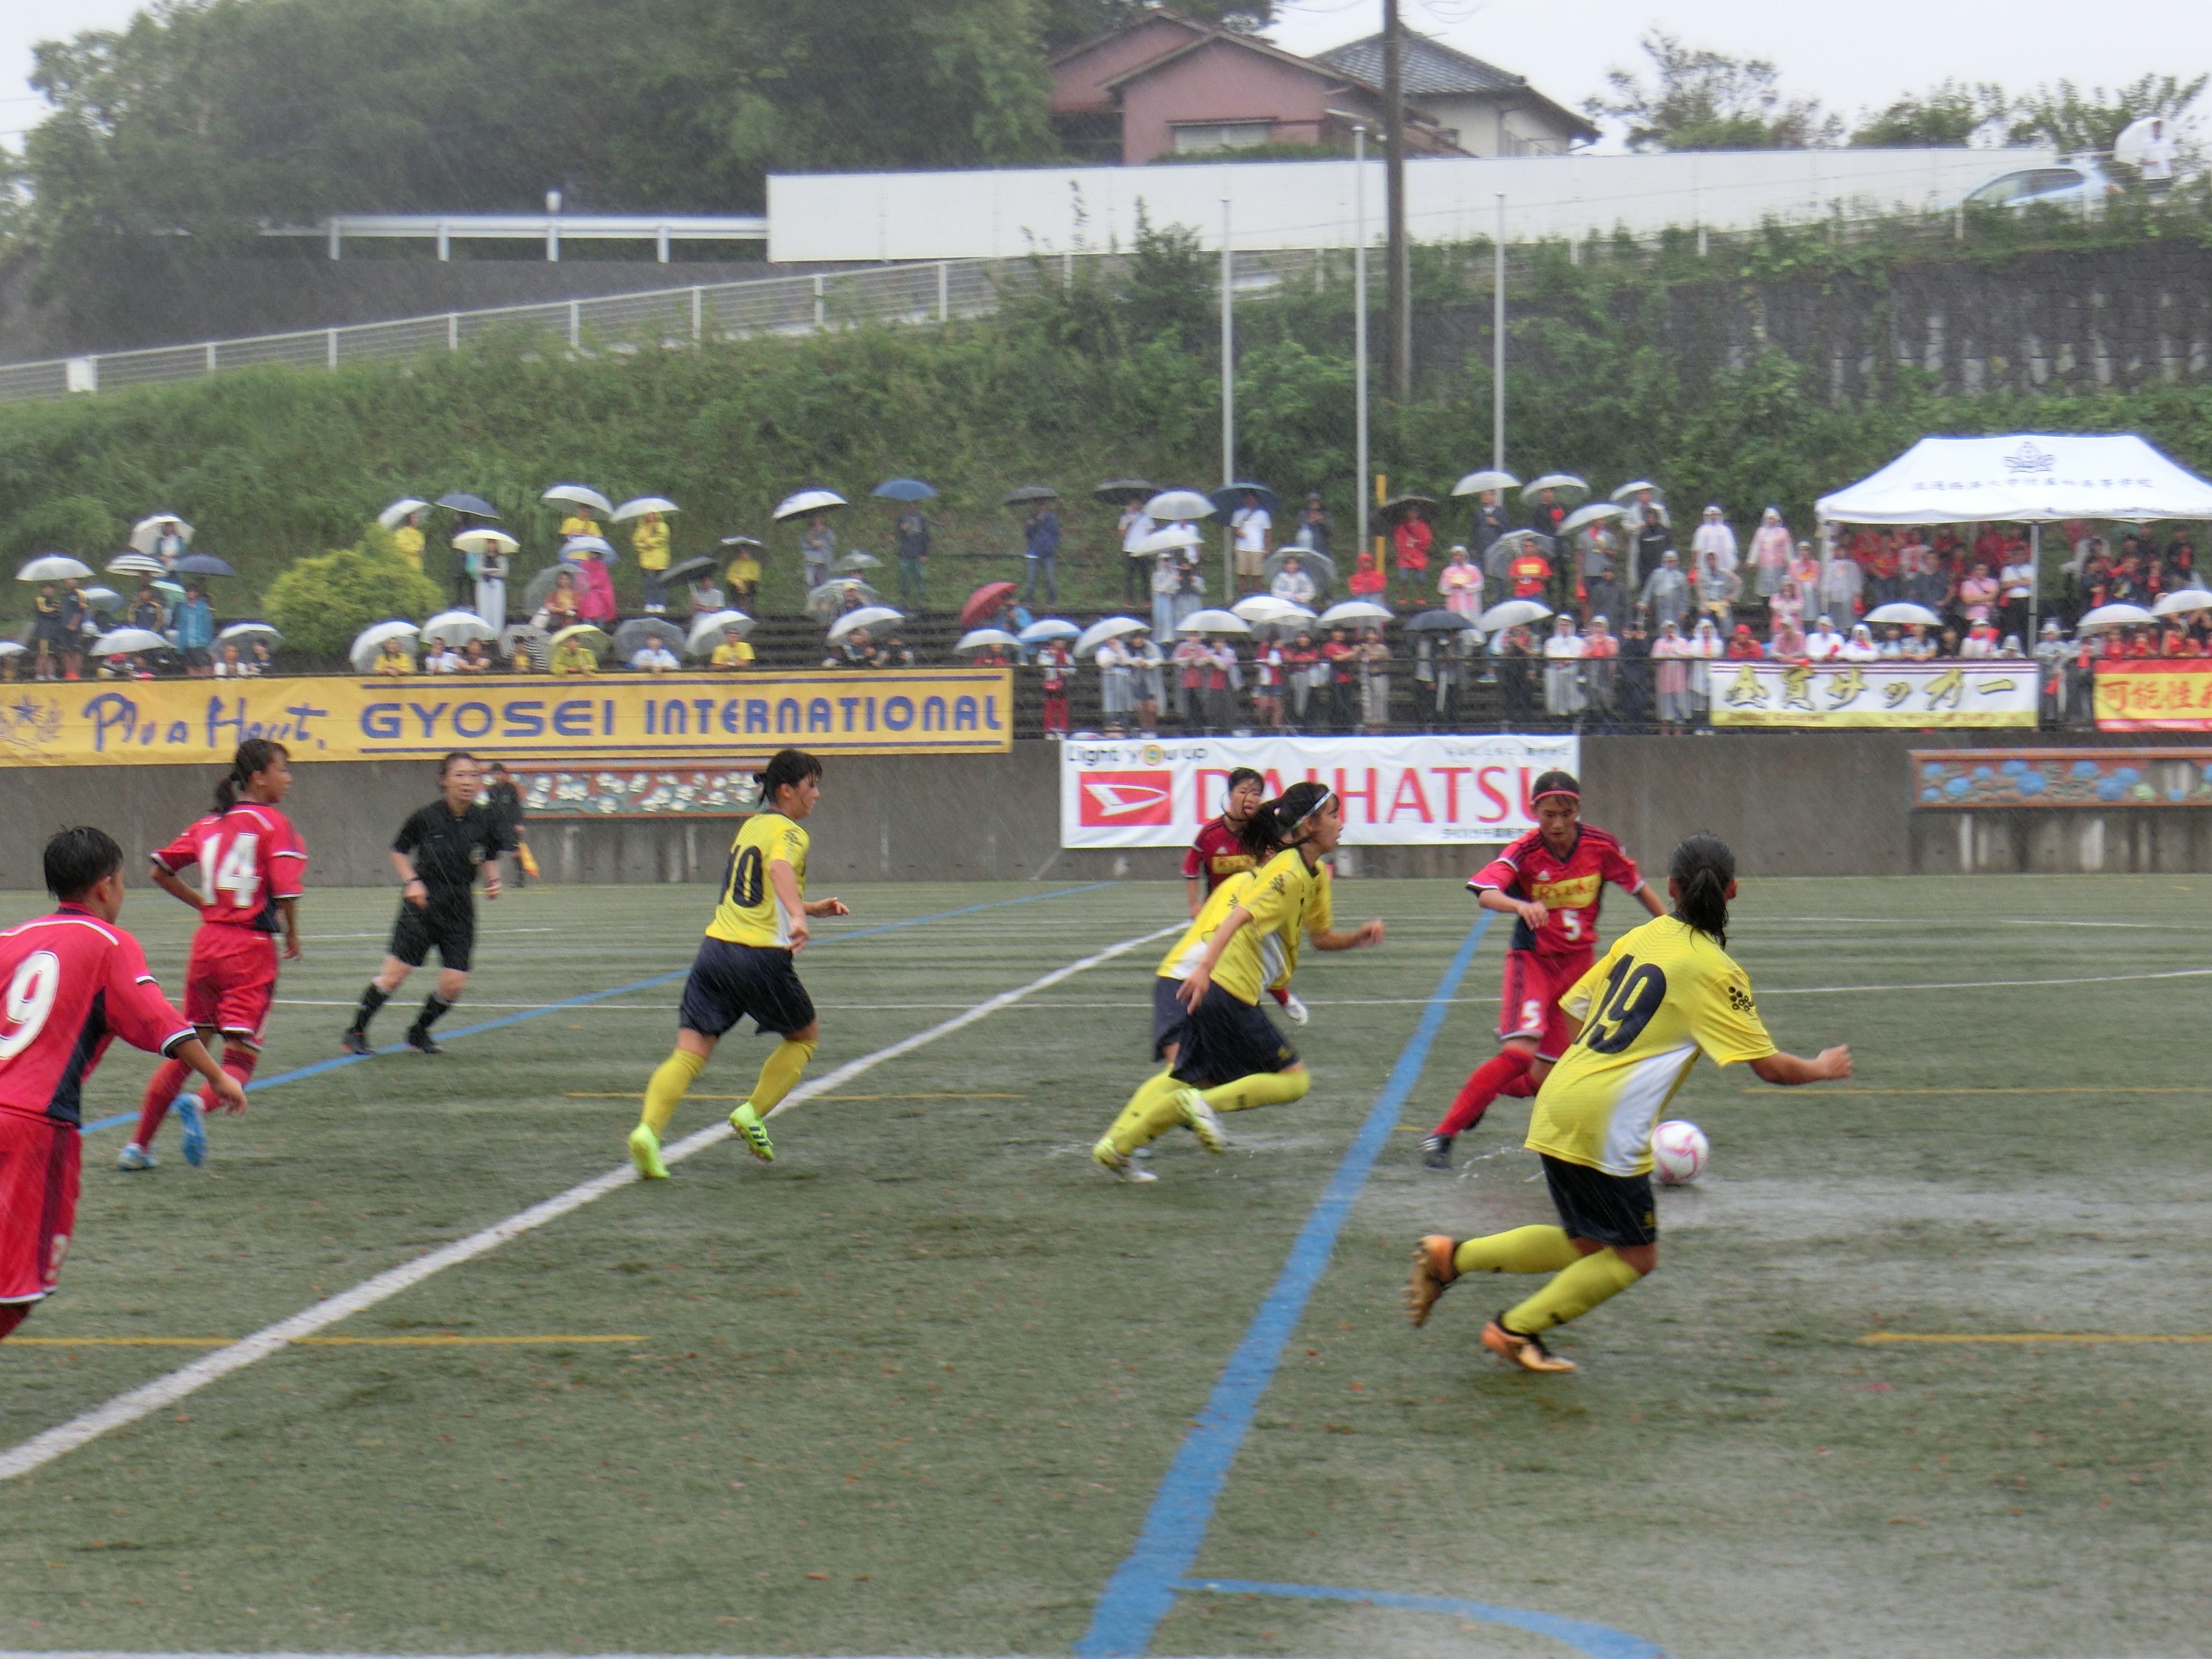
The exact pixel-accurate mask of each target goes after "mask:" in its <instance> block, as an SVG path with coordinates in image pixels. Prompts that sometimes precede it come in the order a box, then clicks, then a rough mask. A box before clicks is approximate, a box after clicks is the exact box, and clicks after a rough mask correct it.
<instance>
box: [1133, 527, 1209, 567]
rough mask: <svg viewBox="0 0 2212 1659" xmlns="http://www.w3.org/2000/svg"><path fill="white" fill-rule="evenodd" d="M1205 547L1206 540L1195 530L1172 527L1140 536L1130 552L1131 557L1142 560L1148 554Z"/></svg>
mask: <svg viewBox="0 0 2212 1659" xmlns="http://www.w3.org/2000/svg"><path fill="white" fill-rule="evenodd" d="M1205 545H1206V538H1205V537H1203V536H1201V535H1200V534H1199V533H1198V532H1196V531H1195V530H1185V529H1183V528H1182V527H1181V526H1177V525H1170V526H1167V527H1166V528H1165V529H1164V530H1155V531H1153V532H1151V533H1150V534H1148V535H1144V536H1139V538H1137V544H1136V545H1135V546H1134V547H1133V548H1131V549H1130V550H1129V556H1130V557H1131V558H1133V559H1135V558H1141V557H1143V556H1146V555H1147V554H1160V553H1173V552H1175V551H1176V550H1178V549H1181V548H1185V547H1203V546H1205Z"/></svg>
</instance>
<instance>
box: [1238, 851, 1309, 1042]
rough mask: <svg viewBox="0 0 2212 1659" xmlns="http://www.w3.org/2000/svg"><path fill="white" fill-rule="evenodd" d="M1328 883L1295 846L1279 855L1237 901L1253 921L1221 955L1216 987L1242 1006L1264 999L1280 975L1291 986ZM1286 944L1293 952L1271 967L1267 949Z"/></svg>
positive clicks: (1256, 874) (1253, 877)
mask: <svg viewBox="0 0 2212 1659" xmlns="http://www.w3.org/2000/svg"><path fill="white" fill-rule="evenodd" d="M1326 880H1327V878H1326V877H1324V876H1322V874H1321V873H1320V872H1319V871H1318V869H1317V868H1316V867H1309V866H1308V865H1307V863H1306V860H1305V855H1304V854H1303V853H1301V852H1299V851H1298V849H1297V848H1295V847H1293V848H1290V849H1288V850H1287V851H1285V852H1281V853H1278V854H1275V856H1274V857H1273V858H1272V859H1270V860H1267V863H1265V864H1263V865H1261V866H1260V868H1259V869H1257V870H1255V871H1254V872H1252V877H1251V884H1250V885H1249V886H1248V887H1246V888H1245V889H1244V890H1243V894H1242V895H1241V896H1239V897H1238V899H1237V902H1238V903H1239V904H1241V905H1243V907H1244V908H1245V909H1246V910H1248V911H1249V912H1250V913H1251V916H1252V920H1251V921H1249V922H1248V923H1247V924H1245V926H1244V927H1242V928H1240V929H1238V930H1237V937H1236V938H1235V939H1231V940H1230V941H1229V948H1228V949H1227V950H1225V951H1223V952H1222V953H1221V960H1220V961H1219V962H1218V963H1215V964H1214V966H1213V982H1214V983H1215V984H1216V985H1218V986H1219V987H1221V988H1222V989H1223V990H1225V991H1226V992H1228V993H1229V994H1230V995H1231V996H1233V997H1235V998H1236V999H1237V1000H1238V1001H1239V1002H1250V1003H1257V1002H1258V1001H1259V1000H1260V994H1261V992H1263V991H1265V990H1266V989H1267V987H1268V985H1269V983H1270V982H1271V981H1273V978H1274V975H1276V974H1277V972H1280V973H1281V974H1282V975H1283V976H1284V977H1283V982H1284V983H1285V984H1287V983H1288V982H1289V974H1290V970H1291V968H1292V967H1294V966H1295V965H1296V963H1297V937H1298V934H1299V933H1301V932H1302V931H1303V930H1304V927H1305V926H1306V918H1307V916H1308V915H1309V914H1310V908H1311V906H1312V905H1313V902H1314V899H1315V896H1316V894H1320V893H1325V892H1326V891H1327V888H1326V886H1325V885H1324V883H1325V882H1326ZM1283 939H1289V940H1290V941H1291V948H1290V950H1289V951H1288V952H1287V953H1285V956H1284V957H1282V958H1280V959H1279V962H1278V963H1276V964H1275V965H1273V966H1271V965H1270V964H1269V963H1268V961H1267V947H1268V946H1270V945H1276V946H1278V947H1279V945H1280V943H1281V941H1282V940H1283Z"/></svg>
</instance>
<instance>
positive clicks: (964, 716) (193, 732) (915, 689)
mask: <svg viewBox="0 0 2212 1659" xmlns="http://www.w3.org/2000/svg"><path fill="white" fill-rule="evenodd" d="M0 692H4V695H0V765H5V766H120V765H134V766H135V765H145V764H148V763H155V764H161V763H176V764H189V765H193V766H209V765H222V764H226V763H228V761H229V759H230V757H231V751H232V750H234V749H235V748H236V747H237V746H238V744H240V743H241V742H242V741H244V740H245V739H246V738H254V737H261V738H275V739H276V741H278V742H280V743H282V744H285V745H286V746H287V747H289V749H290V750H291V752H292V758H293V759H294V760H295V761H303V760H305V761H317V760H347V761H360V760H429V759H435V758H436V757H439V756H441V755H443V754H445V753H446V752H447V750H453V749H459V748H465V747H467V746H469V745H471V744H481V745H483V746H484V747H486V748H488V749H496V750H498V751H499V754H500V756H501V757H502V758H503V759H505V760H506V761H507V763H509V764H513V763H516V762H518V761H521V762H526V763H534V764H546V765H570V766H574V765H579V764H581V765H590V764H592V763H594V762H595V761H598V760H600V759H607V760H620V759H633V760H639V761H646V762H652V761H684V760H702V761H710V762H721V763H730V762H731V761H732V760H733V759H737V758H741V757H752V758H765V757H767V756H769V755H770V754H773V753H774V752H775V750H778V749H781V748H782V747H784V746H785V745H787V744H791V745H795V746H798V747H800V748H804V749H807V750H811V751H813V752H814V753H817V754H821V755H923V754H928V755H973V754H1002V753H1004V752H1006V750H1008V749H1009V748H1010V747H1011V746H1012V736H1013V731H1012V719H1011V715H1010V710H1011V708H1012V672H1011V671H1009V670H1007V669H1003V668H983V669H952V668H947V669H915V670H913V671H907V672H903V673H899V672H860V671H854V672H850V673H837V672H829V673H821V672H816V673H802V674H753V673H746V674H718V675H712V676H709V675H670V676H668V677H667V678H651V677H648V676H646V675H635V676H630V675H623V676H616V675H609V676H607V677H605V678H581V677H578V678H565V677H562V678H554V677H546V678H535V677H532V678H498V679H492V678H477V677H475V676H473V675H471V676H469V677H467V678H462V677H460V676H457V675H423V676H420V677H416V676H409V677H406V678H396V679H373V680H349V679H335V678H333V679H248V680H118V681H115V682H113V683H112V684H101V683H100V682H94V681H88V682H83V683H80V684H66V683H64V684H56V683H53V682H44V683H34V684H17V685H13V686H9V687H5V688H0Z"/></svg>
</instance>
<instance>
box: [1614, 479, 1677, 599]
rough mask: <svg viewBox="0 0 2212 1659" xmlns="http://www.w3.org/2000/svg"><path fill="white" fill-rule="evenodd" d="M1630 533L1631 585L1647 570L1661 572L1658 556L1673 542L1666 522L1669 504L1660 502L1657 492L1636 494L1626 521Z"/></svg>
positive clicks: (1640, 491)
mask: <svg viewBox="0 0 2212 1659" xmlns="http://www.w3.org/2000/svg"><path fill="white" fill-rule="evenodd" d="M1623 522H1624V524H1625V525H1626V529H1627V531H1628V535H1629V538H1630V542H1631V545H1632V549H1633V551H1634V557H1633V558H1632V560H1631V562H1630V564H1629V567H1628V576H1629V580H1631V581H1633V580H1636V578H1637V577H1638V575H1640V574H1643V573H1644V571H1647V570H1656V569H1657V568H1659V556H1660V555H1661V554H1662V553H1663V552H1665V551H1666V550H1667V544H1668V541H1669V540H1671V539H1672V532H1671V528H1670V526H1669V525H1668V520H1667V504H1666V503H1665V502H1664V501H1661V500H1660V499H1659V494H1658V492H1657V491H1656V490H1655V489H1651V488H1650V487H1649V486H1648V485H1647V486H1646V487H1645V488H1644V489H1639V490H1638V491H1637V492H1636V499H1635V500H1634V501H1632V502H1630V503H1629V507H1628V516H1627V518H1626V520H1624V521H1623Z"/></svg>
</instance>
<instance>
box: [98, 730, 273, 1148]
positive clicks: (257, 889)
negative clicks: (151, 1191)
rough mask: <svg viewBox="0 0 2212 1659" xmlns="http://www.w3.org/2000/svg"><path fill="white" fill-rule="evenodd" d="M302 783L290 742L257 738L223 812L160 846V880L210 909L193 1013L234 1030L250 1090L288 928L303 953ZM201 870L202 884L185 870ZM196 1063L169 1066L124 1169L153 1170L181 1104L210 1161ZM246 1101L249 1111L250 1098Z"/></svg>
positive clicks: (233, 1062)
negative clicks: (188, 1075)
mask: <svg viewBox="0 0 2212 1659" xmlns="http://www.w3.org/2000/svg"><path fill="white" fill-rule="evenodd" d="M291 787H292V766H291V757H290V756H289V753H288V752H287V751H286V750H285V748H284V745H283V744H281V743H272V742H271V741H270V739H268V738H247V739H246V741H245V742H244V743H241V744H239V745H238V753H237V754H236V755H235V756H234V757H232V760H231V763H230V772H229V775H228V776H226V777H225V778H224V779H223V781H222V782H221V783H218V784H217V785H216V787H215V811H212V812H210V813H209V814H208V815H207V816H206V817H204V818H202V819H201V820H200V821H199V822H198V823H195V824H193V825H192V826H191V828H190V829H186V830H185V832H184V833H183V834H182V835H180V836H178V837H177V838H176V840H174V841H173V842H170V843H169V844H168V845H167V847H164V848H162V849H161V851H160V852H158V853H156V854H154V869H153V878H154V884H155V886H157V887H159V888H161V890H163V891H164V892H167V893H170V894H173V895H174V896H176V897H178V898H179V899H181V900H183V901H184V902H185V903H186V904H189V905H191V907H192V908H194V909H195V910H197V911H198V912H199V913H200V926H199V931H198V932H197V933H195V934H193V935H192V954H191V960H190V962H189V963H187V964H186V965H185V1015H186V1016H187V1017H188V1018H190V1019H191V1022H192V1024H193V1026H194V1027H195V1028H196V1029H197V1031H198V1033H199V1039H200V1042H202V1044H203V1045H208V1046H212V1045H213V1043H214V1042H215V1037H216V1032H218V1031H220V1032H222V1069H223V1070H224V1071H226V1072H228V1073H230V1074H231V1076H233V1077H234V1078H236V1079H238V1082H239V1085H240V1088H241V1089H243V1088H244V1086H245V1085H246V1082H247V1080H248V1079H251V1078H252V1075H253V1068H254V1066H256V1065H257V1064H258V1063H259V1061H260V1059H261V1042H262V1035H263V1032H264V1028H265V1027H266V1026H267V1025H268V1024H269V1004H270V999H271V998H273V997H274V996H275V995H276V933H277V930H278V929H279V927H282V929H283V934H284V959H285V960H286V961H287V962H291V961H295V960H297V958H298V957H299V955H300V907H299V899H300V894H301V890H302V888H303V887H304V886H305V885H306V881H307V849H306V848H303V847H301V845H300V837H299V836H298V834H297V833H296V832H295V830H294V829H293V828H292V823H291V820H290V819H289V818H287V817H285V816H284V814H283V812H282V811H279V810H278V808H279V807H280V806H281V805H283V799H284V797H285V795H286V793H288V792H289V790H290V789H291ZM194 865H197V866H199V872H200V874H199V882H200V884H199V886H198V888H197V890H195V889H193V888H191V887H188V886H187V885H185V883H184V882H183V880H181V879H180V878H179V873H178V872H180V871H184V870H189V869H191V867H192V866H194ZM184 1085H185V1066H184V1065H183V1064H182V1063H181V1062H179V1061H177V1060H171V1061H169V1062H168V1063H167V1065H164V1066H160V1067H158V1068H157V1069H156V1070H155V1073H154V1076H153V1080H152V1081H151V1082H149V1083H148V1084H147V1085H146V1101H145V1104H144V1105H143V1106H142V1107H141V1108H140V1109H139V1112H138V1127H137V1131H136V1132H135V1133H133V1134H132V1135H131V1140H130V1142H129V1144H128V1145H126V1146H125V1147H124V1148H123V1150H122V1151H121V1152H118V1153H117V1154H116V1156H115V1167H116V1168H117V1169H118V1170H150V1169H152V1168H153V1167H154V1166H155V1163H156V1162H157V1161H158V1160H157V1159H155V1157H154V1151H153V1148H154V1136H155V1133H158V1132H159V1131H160V1129H161V1120H162V1119H163V1118H164V1117H166V1116H167V1115H168V1111H169V1108H170V1105H171V1104H172V1103H174V1104H175V1106H176V1109H177V1121H178V1122H179V1126H180V1127H181V1130H182V1134H183V1143H184V1154H185V1163H187V1164H198V1163H200V1162H202V1161H203V1160H204V1159H205V1158H206V1157H207V1130H206V1128H205V1127H204V1122H203V1118H204V1114H205V1113H207V1112H210V1111H212V1110H214V1109H215V1105H216V1098H215V1097H214V1096H213V1095H212V1094H210V1093H207V1092H205V1091H198V1092H187V1091H185V1086H184ZM239 1099H240V1105H239V1107H238V1108H237V1109H238V1110H241V1111H242V1110H244V1109H245V1107H244V1101H245V1096H244V1095H243V1094H242V1093H241V1094H240V1097H239Z"/></svg>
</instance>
